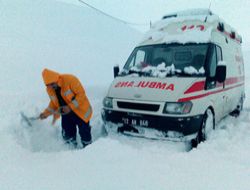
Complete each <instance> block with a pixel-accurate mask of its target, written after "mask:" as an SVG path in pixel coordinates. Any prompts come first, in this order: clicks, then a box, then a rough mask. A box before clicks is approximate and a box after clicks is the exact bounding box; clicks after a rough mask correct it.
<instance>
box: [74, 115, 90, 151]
mask: <svg viewBox="0 0 250 190" xmlns="http://www.w3.org/2000/svg"><path fill="white" fill-rule="evenodd" d="M75 121H76V124H77V126H78V129H79V135H80V137H81V142H82V145H83V147H85V146H87V145H88V144H91V142H92V137H91V128H90V126H89V122H88V123H85V122H84V121H83V120H82V119H81V118H80V117H78V116H77V115H76V114H75Z"/></svg>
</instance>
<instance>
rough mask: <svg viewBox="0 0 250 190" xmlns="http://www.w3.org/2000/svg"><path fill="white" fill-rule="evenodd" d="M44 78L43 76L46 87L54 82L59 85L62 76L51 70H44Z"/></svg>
mask: <svg viewBox="0 0 250 190" xmlns="http://www.w3.org/2000/svg"><path fill="white" fill-rule="evenodd" d="M42 76H43V81H44V83H45V85H48V84H51V83H54V82H55V83H57V82H58V80H59V76H60V74H59V73H57V72H55V71H52V70H49V69H44V70H43V72H42Z"/></svg>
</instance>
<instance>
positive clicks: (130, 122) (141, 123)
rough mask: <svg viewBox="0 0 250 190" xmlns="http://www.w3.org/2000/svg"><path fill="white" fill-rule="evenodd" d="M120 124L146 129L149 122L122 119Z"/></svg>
mask: <svg viewBox="0 0 250 190" xmlns="http://www.w3.org/2000/svg"><path fill="white" fill-rule="evenodd" d="M122 122H123V123H124V124H125V125H131V126H141V127H148V126H149V121H148V120H146V119H137V118H126V117H123V118H122Z"/></svg>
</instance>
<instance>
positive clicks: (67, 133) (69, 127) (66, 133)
mask: <svg viewBox="0 0 250 190" xmlns="http://www.w3.org/2000/svg"><path fill="white" fill-rule="evenodd" d="M62 137H63V140H64V141H65V142H66V143H68V144H72V145H73V146H76V145H77V142H76V123H75V122H74V118H73V116H72V114H67V115H62Z"/></svg>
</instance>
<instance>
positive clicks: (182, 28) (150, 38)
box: [139, 9, 242, 46]
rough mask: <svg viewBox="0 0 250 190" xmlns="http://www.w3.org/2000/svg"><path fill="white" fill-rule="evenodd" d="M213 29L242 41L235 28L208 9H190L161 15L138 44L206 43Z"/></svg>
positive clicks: (209, 40) (209, 39)
mask: <svg viewBox="0 0 250 190" xmlns="http://www.w3.org/2000/svg"><path fill="white" fill-rule="evenodd" d="M213 31H218V32H221V33H222V34H223V35H227V36H228V37H230V39H232V40H235V41H237V42H239V43H240V42H242V38H241V36H240V35H239V34H238V33H237V32H236V30H235V29H234V28H232V27H231V26H229V25H228V24H226V23H225V21H224V20H222V19H221V18H219V16H217V15H216V14H214V13H212V12H211V11H210V10H209V9H190V10H185V11H179V12H175V13H172V14H167V15H165V16H163V17H162V20H160V21H158V22H156V23H154V24H153V25H152V26H151V29H150V30H149V31H148V32H147V33H146V34H145V36H144V37H143V39H142V42H141V43H140V44H139V46H141V45H152V44H160V43H181V44H185V43H207V42H211V38H212V32H213Z"/></svg>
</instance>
